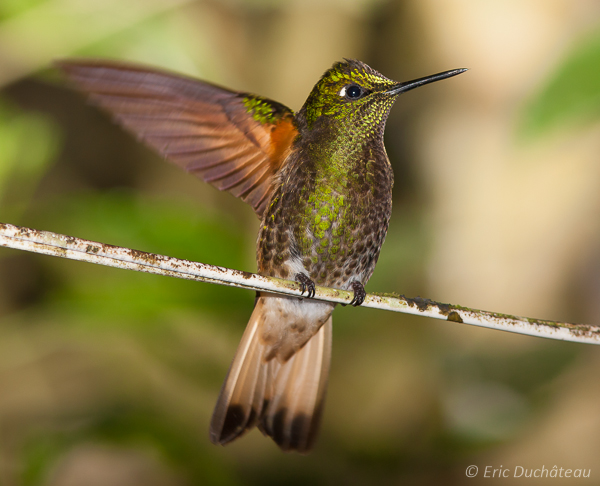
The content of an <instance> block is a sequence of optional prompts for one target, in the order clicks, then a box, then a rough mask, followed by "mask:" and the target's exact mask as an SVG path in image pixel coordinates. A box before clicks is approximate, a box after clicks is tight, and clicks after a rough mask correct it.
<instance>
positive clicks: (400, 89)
mask: <svg viewBox="0 0 600 486" xmlns="http://www.w3.org/2000/svg"><path fill="white" fill-rule="evenodd" d="M465 71H468V69H465V68H463V69H453V70H452V71H444V72H443V73H437V74H432V75H431V76H425V77H424V78H419V79H413V80H412V81H405V82H404V83H398V84H396V85H395V86H394V87H393V88H392V89H390V90H388V91H386V92H385V94H387V95H390V96H395V95H399V94H400V93H404V92H405V91H410V90H411V89H415V88H418V87H419V86H423V85H425V84H429V83H435V82H436V81H441V80H442V79H447V78H451V77H452V76H456V75H457V74H461V73H464V72H465Z"/></svg>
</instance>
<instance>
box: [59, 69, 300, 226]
mask: <svg viewBox="0 0 600 486" xmlns="http://www.w3.org/2000/svg"><path fill="white" fill-rule="evenodd" d="M57 66H58V67H59V68H60V69H61V70H62V71H63V72H64V73H65V74H66V75H67V77H68V78H69V79H70V80H71V81H73V83H74V84H75V85H76V86H77V87H78V88H80V89H81V90H82V91H83V92H85V93H87V94H88V95H89V96H90V99H91V100H92V101H93V102H94V103H96V104H98V105H99V106H100V107H102V108H104V109H105V110H107V111H108V112H110V113H111V114H112V115H113V117H114V118H115V120H116V121H117V122H118V123H120V124H121V125H123V126H124V127H125V128H127V129H128V130H130V131H131V132H133V133H134V134H135V135H137V136H138V137H139V138H140V139H142V140H143V141H144V142H145V143H147V144H148V145H149V146H151V147H152V148H154V149H155V150H156V151H158V152H159V153H160V154H162V155H163V156H165V157H166V158H167V159H168V160H169V161H171V162H173V163H174V164H176V165H178V166H180V167H182V168H184V169H185V170H187V171H189V172H192V173H193V174H195V175H197V176H198V177H200V178H201V179H203V180H204V181H206V182H208V183H210V184H212V185H213V186H215V187H216V188H217V189H220V190H224V191H229V192H230V193H232V194H233V195H234V196H237V197H240V198H241V199H243V200H244V201H246V202H247V203H248V204H250V205H251V206H252V207H253V208H254V210H255V211H256V213H257V215H258V216H259V217H260V216H262V213H263V211H264V209H265V207H266V205H267V203H268V201H269V199H270V196H271V194H272V182H273V179H274V177H275V174H276V173H277V172H278V171H279V169H280V167H281V165H282V163H283V161H284V160H285V158H286V157H287V156H288V154H289V152H290V150H291V145H292V142H293V140H294V139H295V137H296V136H297V134H298V131H297V129H296V126H295V123H294V114H293V112H292V111H291V110H290V109H289V108H287V107H285V106H283V105H281V104H280V103H277V102H275V101H272V100H268V99H265V98H260V97H257V96H254V95H251V94H248V93H239V92H235V91H231V90H228V89H224V88H221V87H218V86H215V85H213V84H210V83H206V82H204V81H200V80H196V79H193V78H188V77H185V76H181V75H176V74H172V73H169V72H166V71H160V70H156V69H151V68H146V67H143V66H137V65H133V64H125V63H116V62H108V61H89V60H68V61H61V62H58V63H57ZM253 103H254V104H253ZM256 106H260V110H258V111H257V108H256Z"/></svg>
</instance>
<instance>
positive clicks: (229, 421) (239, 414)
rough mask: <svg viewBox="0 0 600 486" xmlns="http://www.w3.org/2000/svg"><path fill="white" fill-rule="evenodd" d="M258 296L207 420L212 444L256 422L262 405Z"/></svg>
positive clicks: (263, 375)
mask: <svg viewBox="0 0 600 486" xmlns="http://www.w3.org/2000/svg"><path fill="white" fill-rule="evenodd" d="M262 305H263V304H262V301H261V299H258V301H257V303H256V307H255V308H254V312H252V316H251V317H250V321H249V322H248V325H247V326H246V330H245V331H244V335H243V336H242V340H241V341H240V344H239V346H238V349H237V351H236V353H235V357H234V358H233V362H232V363H231V367H230V368H229V372H228V373H227V377H226V378H225V382H224V383H223V387H222V388H221V394H220V395H219V399H218V400H217V405H216V406H215V410H214V412H213V416H212V419H211V423H210V440H211V442H212V443H213V444H223V445H224V444H227V443H228V442H231V441H232V440H234V439H236V438H237V437H239V436H240V435H242V434H243V433H244V432H245V431H246V430H248V429H250V428H252V427H253V426H254V425H255V424H256V420H257V419H258V417H259V416H260V414H261V412H262V408H263V397H262V395H264V388H265V385H266V375H267V373H266V371H267V370H266V369H265V367H264V366H263V363H262V357H261V355H262V346H261V345H260V339H259V336H258V331H259V326H260V321H261V318H262Z"/></svg>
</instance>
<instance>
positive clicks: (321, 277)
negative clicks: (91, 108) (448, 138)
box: [57, 59, 466, 453]
mask: <svg viewBox="0 0 600 486" xmlns="http://www.w3.org/2000/svg"><path fill="white" fill-rule="evenodd" d="M57 66H58V67H59V68H60V69H61V70H62V71H63V72H64V73H65V75H66V76H67V78H68V79H70V81H72V82H73V84H74V85H75V86H76V87H78V88H79V89H80V90H82V91H83V92H84V93H87V95H89V97H90V99H91V101H92V102H93V103H95V104H97V105H98V106H100V107H101V108H103V109H104V110H107V111H108V112H109V113H110V114H112V116H113V117H114V119H115V120H116V122H117V123H119V124H120V125H122V126H123V127H124V128H125V129H127V130H129V131H131V132H132V133H133V134H135V135H136V136H137V137H139V138H140V139H141V140H142V141H143V142H145V143H146V144H147V145H149V146H150V147H152V148H153V149H154V150H156V151H157V152H158V153H160V154H162V155H163V156H164V157H165V158H166V159H167V160H168V161H170V162H172V163H174V164H176V165H178V166H180V167H182V168H183V169H185V170H186V171H188V172H191V173H192V174H194V175H196V176H198V177H200V178H201V179H202V180H204V181H206V182H208V183H210V184H212V185H213V186H215V187H216V188H217V189H220V190H222V191H228V192H230V193H231V194H233V195H234V196H237V197H239V198H241V199H242V200H243V201H245V202H247V203H248V204H249V205H250V206H251V207H252V208H253V209H254V211H255V213H256V215H257V216H258V218H259V219H260V227H259V231H258V237H257V242H256V259H257V266H258V272H259V273H260V274H262V275H265V276H273V277H279V278H283V279H292V280H295V281H297V282H299V284H300V286H301V290H302V295H304V294H305V293H306V299H302V298H296V297H288V296H282V295H276V294H271V293H266V292H259V293H257V296H256V300H255V305H254V310H253V312H252V315H251V317H250V320H249V322H248V325H247V327H246V330H245V332H244V334H243V336H242V339H241V341H240V344H239V346H238V348H237V351H236V354H235V357H234V359H233V362H232V364H231V367H230V368H229V372H228V374H227V377H226V378H225V382H224V384H223V387H222V389H221V393H220V395H219V398H218V400H217V403H216V406H215V409H214V413H213V415H212V419H211V423H210V432H209V438H210V440H211V441H212V442H213V443H214V444H221V445H225V444H227V443H229V442H231V441H233V440H234V439H236V438H238V437H239V436H241V435H242V434H244V433H245V432H246V431H248V430H250V429H252V428H253V427H255V426H258V428H259V429H260V430H261V432H262V433H263V434H264V435H266V436H268V437H271V438H272V439H273V440H274V441H275V442H276V443H277V445H278V446H279V447H280V448H281V449H282V450H284V451H297V452H300V453H307V452H309V451H310V450H311V448H312V447H313V446H314V443H315V439H316V436H317V432H318V429H319V425H320V421H321V416H322V412H323V405H324V400H325V395H326V389H327V381H328V376H329V367H330V362H331V339H332V319H331V314H332V312H333V310H334V307H335V304H331V303H328V302H323V301H318V300H316V299H313V297H314V293H315V285H322V286H327V287H334V288H339V289H345V290H349V291H352V292H353V299H352V302H351V304H352V305H354V306H358V305H361V304H362V303H363V301H364V298H365V296H366V293H365V290H364V286H365V284H366V283H367V281H368V280H369V278H370V277H371V275H372V274H373V270H374V269H375V264H376V263H377V259H378V257H379V252H380V249H381V246H382V245H383V242H384V240H385V236H386V233H387V229H388V225H389V220H390V215H391V211H392V186H393V184H394V177H393V171H392V166H391V164H390V161H389V159H388V156H387V154H386V151H385V147H384V144H383V133H384V128H385V123H386V120H387V118H388V114H389V112H390V109H391V107H392V105H393V104H394V101H395V100H396V98H398V96H399V95H401V94H402V93H405V92H406V91H409V90H412V89H414V88H417V87H420V86H423V85H425V84H428V83H432V82H435V81H439V80H442V79H447V78H450V77H452V76H456V75H457V74H460V73H462V72H464V71H466V69H454V70H451V71H445V72H441V73H438V74H434V75H431V76H426V77H423V78H419V79H415V80H412V81H408V82H402V83H398V82H396V81H392V80H391V79H388V78H386V77H385V76H383V75H382V74H380V73H379V72H377V71H376V70H374V69H372V68H371V67H369V66H368V65H367V64H365V63H363V62H361V61H358V60H352V59H345V60H344V61H342V62H336V63H335V64H334V65H333V66H332V67H331V68H330V69H328V70H327V71H326V72H325V73H324V74H323V76H322V77H321V78H320V79H319V81H318V82H317V84H316V85H315V86H314V88H313V89H312V91H311V92H310V94H309V96H308V99H307V100H306V102H305V103H304V105H303V106H302V108H301V109H300V111H298V112H296V113H295V112H294V111H292V110H291V109H290V108H288V107H286V106H284V105H283V104H281V103H278V102H276V101H273V100H270V99H268V98H265V97H262V96H257V95H255V94H251V93H247V92H239V91H232V90H229V89H225V88H222V87H220V86H217V85H215V84H212V83H208V82H205V81H201V80H198V79H194V78H191V77H186V76H183V75H178V74H174V73H171V72H168V71H163V70H159V69H154V68H149V67H145V66H140V65H134V64H129V63H121V62H114V61H99V60H85V59H84V60H77V59H75V60H64V61H59V62H57Z"/></svg>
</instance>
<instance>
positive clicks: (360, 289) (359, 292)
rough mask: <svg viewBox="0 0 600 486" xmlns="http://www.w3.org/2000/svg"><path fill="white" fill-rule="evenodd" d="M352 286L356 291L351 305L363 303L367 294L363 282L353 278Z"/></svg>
mask: <svg viewBox="0 0 600 486" xmlns="http://www.w3.org/2000/svg"><path fill="white" fill-rule="evenodd" d="M350 286H351V287H352V290H353V291H354V298H353V299H352V300H351V301H350V305H351V306H353V307H356V306H359V305H361V304H362V303H363V302H364V301H365V297H366V296H367V293H366V292H365V288H364V286H363V284H361V283H360V282H359V281H358V280H353V281H352V283H351V284H350Z"/></svg>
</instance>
